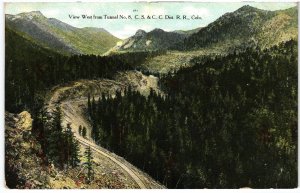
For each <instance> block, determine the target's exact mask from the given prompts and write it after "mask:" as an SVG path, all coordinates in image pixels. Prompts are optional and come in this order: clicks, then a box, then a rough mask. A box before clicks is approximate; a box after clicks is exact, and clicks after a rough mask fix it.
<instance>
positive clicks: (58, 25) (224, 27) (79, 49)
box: [6, 5, 298, 55]
mask: <svg viewBox="0 0 300 193" xmlns="http://www.w3.org/2000/svg"><path fill="white" fill-rule="evenodd" d="M297 13H298V10H297V7H292V8H289V9H286V10H278V11H266V10H261V9H257V8H254V7H251V6H248V5H246V6H243V7H241V8H239V9H238V10H236V11H234V12H231V13H226V14H224V15H223V16H221V17H220V18H218V19H217V20H216V21H214V22H212V23H210V24H209V25H208V26H206V27H203V28H196V29H194V30H189V31H182V30H177V31H173V32H166V31H164V30H162V29H157V28H156V29H154V30H152V31H150V32H146V31H144V30H142V29H140V30H138V31H137V32H136V33H135V34H134V35H133V36H131V37H129V38H127V39H125V40H122V41H120V39H118V38H116V37H114V36H113V35H112V34H110V33H109V32H107V31H106V30H105V29H103V28H88V27H86V28H76V27H73V26H71V25H69V24H66V23H64V22H61V21H59V20H57V19H54V18H46V17H45V16H44V15H42V13H41V12H39V11H33V12H28V13H20V14H17V15H9V14H7V15H6V28H9V29H11V30H13V31H15V32H17V33H18V34H20V35H21V36H22V37H24V38H26V39H27V40H31V41H32V42H34V43H36V44H37V45H40V46H42V47H46V48H49V49H52V50H55V51H58V52H60V53H64V54H67V55H70V54H94V55H102V54H104V53H109V54H113V53H118V52H137V51H154V50H181V51H195V50H199V49H214V48H218V49H223V48H224V49H223V50H228V49H232V48H234V47H240V46H243V45H249V44H251V45H252V44H255V45H258V46H260V47H262V48H267V47H271V46H273V45H277V44H279V43H280V42H284V41H288V40H290V39H297V35H298V28H297Z"/></svg>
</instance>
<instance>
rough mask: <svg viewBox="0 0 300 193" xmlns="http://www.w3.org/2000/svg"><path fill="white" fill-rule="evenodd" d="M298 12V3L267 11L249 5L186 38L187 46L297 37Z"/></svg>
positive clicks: (228, 45) (265, 42) (264, 43)
mask: <svg viewBox="0 0 300 193" xmlns="http://www.w3.org/2000/svg"><path fill="white" fill-rule="evenodd" d="M297 12H298V10H297V7H293V8H290V9H286V10H279V11H266V10H261V9H257V8H254V7H251V6H248V5H246V6H243V7H241V8H240V9H238V10H236V11H234V12H232V13H226V14H224V15H223V16H221V17H220V18H219V19H217V20H216V21H214V22H212V23H211V24H209V25H208V26H207V27H204V28H202V29H200V30H199V31H198V32H197V33H195V34H192V35H191V36H190V37H188V38H187V39H186V40H185V41H184V46H183V48H184V49H185V50H196V49H200V48H209V47H214V46H218V47H223V48H224V49H228V48H233V47H235V46H240V45H243V44H249V43H251V44H255V45H258V46H260V47H262V48H265V47H267V48H268V47H271V46H273V45H277V44H278V43H280V42H283V41H288V40H290V39H293V38H294V39H295V38H297V34H298V32H297ZM270 37H272V38H270ZM180 47H181V45H178V48H180Z"/></svg>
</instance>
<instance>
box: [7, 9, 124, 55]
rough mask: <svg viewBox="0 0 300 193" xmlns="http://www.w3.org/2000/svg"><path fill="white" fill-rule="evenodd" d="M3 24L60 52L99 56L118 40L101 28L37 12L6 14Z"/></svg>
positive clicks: (37, 42)
mask: <svg viewBox="0 0 300 193" xmlns="http://www.w3.org/2000/svg"><path fill="white" fill-rule="evenodd" d="M5 27H6V28H10V29H12V30H14V31H17V32H18V33H19V34H21V35H22V36H24V37H26V38H27V39H30V40H31V41H33V42H35V43H36V44H39V45H41V46H43V47H47V48H50V49H52V50H55V51H58V52H60V53H64V54H95V55H100V54H102V53H104V52H106V51H108V50H109V49H110V48H111V47H113V46H114V45H115V44H116V43H117V42H118V41H119V39H118V38H116V37H115V36H113V35H112V34H110V33H109V32H107V31H106V30H105V29H103V28H92V27H86V28H76V27H73V26H71V25H69V24H66V23H64V22H61V21H59V20H57V19H55V18H47V17H45V16H44V15H43V14H42V13H41V12H39V11H33V12H28V13H20V14H17V15H9V14H7V15H6V17H5Z"/></svg>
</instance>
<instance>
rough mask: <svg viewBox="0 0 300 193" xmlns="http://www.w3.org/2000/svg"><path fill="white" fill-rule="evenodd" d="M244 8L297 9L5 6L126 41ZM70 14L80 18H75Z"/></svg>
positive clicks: (281, 5) (222, 5)
mask: <svg viewBox="0 0 300 193" xmlns="http://www.w3.org/2000/svg"><path fill="white" fill-rule="evenodd" d="M243 5H251V6H253V7H256V8H259V9H265V10H272V11H273V10H279V9H286V8H289V7H293V6H296V3H269V2H268V3H246V2H245V3H242V2H240V3H222V2H219V3H216V2H215V3H203V2H172V3H170V2H138V3H137V2H118V3H109V2H105V3H95V2H93V3H86V2H81V3H80V2H79V3H71V2H70V3H55V2H48V3H5V5H4V11H5V13H6V14H14V15H15V14H18V13H22V12H30V11H40V12H41V13H42V14H43V15H45V16H46V17H48V18H56V19H58V20H61V21H63V22H65V23H68V24H70V25H72V26H75V27H79V28H82V27H98V28H104V29H106V30H107V31H109V32H110V33H111V34H113V35H114V36H116V37H118V38H121V39H125V38H128V37H129V36H132V35H134V34H135V32H136V31H137V30H138V29H143V30H145V31H147V32H149V31H151V30H153V29H155V28H161V29H163V30H165V31H174V30H190V29H195V28H198V27H204V26H206V25H208V24H209V23H211V22H213V21H215V20H216V19H217V18H219V17H220V16H222V15H223V14H225V13H227V12H233V11H235V10H237V9H238V8H240V7H242V6H243ZM120 14H121V15H139V17H140V15H163V17H165V15H172V16H174V17H175V16H176V15H180V16H182V15H187V16H188V17H189V18H190V17H191V16H192V15H198V16H199V17H201V18H202V19H195V20H191V19H190V20H182V19H181V20H177V19H162V20H158V19H155V20H153V19H151V20H141V19H139V20H137V19H127V20H122V19H115V20H112V19H82V18H81V17H82V15H92V16H93V15H96V16H100V15H101V16H103V15H120ZM70 15H77V16H80V19H71V18H70Z"/></svg>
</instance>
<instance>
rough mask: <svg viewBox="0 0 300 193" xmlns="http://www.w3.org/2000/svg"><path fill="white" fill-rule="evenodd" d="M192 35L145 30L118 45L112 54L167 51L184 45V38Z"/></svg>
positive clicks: (182, 32) (188, 32) (188, 33)
mask: <svg viewBox="0 0 300 193" xmlns="http://www.w3.org/2000/svg"><path fill="white" fill-rule="evenodd" d="M190 33H191V32H190V31H187V32H185V31H180V32H176V31H175V32H166V31H164V30H162V29H154V30H152V31H150V32H148V33H147V32H145V31H144V30H138V31H137V32H136V33H135V35H133V36H131V37H129V38H128V39H126V40H124V41H123V42H121V43H118V45H116V46H115V47H113V48H112V49H111V50H110V52H112V53H113V52H122V51H127V52H135V51H154V50H167V49H169V48H170V47H172V46H174V45H175V44H176V43H178V44H181V43H183V40H184V38H186V37H188V36H189V35H190Z"/></svg>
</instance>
